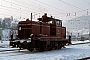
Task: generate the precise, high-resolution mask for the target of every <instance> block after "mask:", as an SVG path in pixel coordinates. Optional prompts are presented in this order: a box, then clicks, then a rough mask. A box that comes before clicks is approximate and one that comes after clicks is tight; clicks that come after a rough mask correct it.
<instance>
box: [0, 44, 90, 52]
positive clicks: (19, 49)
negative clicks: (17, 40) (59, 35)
mask: <svg viewBox="0 0 90 60" xmlns="http://www.w3.org/2000/svg"><path fill="white" fill-rule="evenodd" d="M87 43H90V42H84V43H74V44H70V45H79V44H87ZM67 46H68V45H67ZM16 50H17V51H20V49H10V50H0V52H5V51H16ZM21 50H23V49H21Z"/></svg>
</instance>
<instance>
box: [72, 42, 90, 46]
mask: <svg viewBox="0 0 90 60" xmlns="http://www.w3.org/2000/svg"><path fill="white" fill-rule="evenodd" d="M87 43H90V42H83V43H74V44H71V45H79V44H87Z"/></svg>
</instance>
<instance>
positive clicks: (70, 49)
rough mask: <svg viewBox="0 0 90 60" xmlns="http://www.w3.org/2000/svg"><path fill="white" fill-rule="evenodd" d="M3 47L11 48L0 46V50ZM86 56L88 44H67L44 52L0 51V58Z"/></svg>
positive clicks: (52, 59) (27, 59)
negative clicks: (64, 46) (58, 48)
mask: <svg viewBox="0 0 90 60" xmlns="http://www.w3.org/2000/svg"><path fill="white" fill-rule="evenodd" d="M86 42H87V41H86ZM73 43H75V41H73ZM77 43H78V42H77ZM2 44H5V45H8V44H9V42H8V41H7V42H5V41H3V43H1V42H0V45H2ZM3 49H13V48H10V47H7V48H0V50H3ZM88 56H90V44H80V45H69V46H66V48H62V49H60V50H52V51H45V52H29V51H27V50H22V51H20V52H19V51H9V52H0V60H77V59H80V58H84V57H88Z"/></svg>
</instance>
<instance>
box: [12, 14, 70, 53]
mask: <svg viewBox="0 0 90 60" xmlns="http://www.w3.org/2000/svg"><path fill="white" fill-rule="evenodd" d="M67 43H68V44H69V43H70V38H69V39H66V27H62V20H59V19H55V18H52V17H47V14H45V15H43V16H42V18H38V21H32V20H29V19H27V20H26V21H20V22H19V23H18V35H17V39H15V40H13V39H12V38H11V42H10V45H11V46H13V47H19V48H20V49H22V48H23V49H28V50H29V51H33V50H39V51H45V50H52V49H61V48H62V47H64V46H65V45H66V44H67Z"/></svg>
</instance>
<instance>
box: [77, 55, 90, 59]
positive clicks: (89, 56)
mask: <svg viewBox="0 0 90 60" xmlns="http://www.w3.org/2000/svg"><path fill="white" fill-rule="evenodd" d="M78 60H90V56H89V57H85V58H81V59H78Z"/></svg>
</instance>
